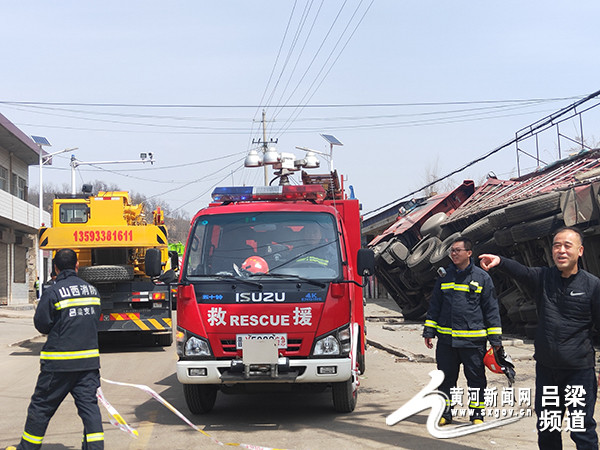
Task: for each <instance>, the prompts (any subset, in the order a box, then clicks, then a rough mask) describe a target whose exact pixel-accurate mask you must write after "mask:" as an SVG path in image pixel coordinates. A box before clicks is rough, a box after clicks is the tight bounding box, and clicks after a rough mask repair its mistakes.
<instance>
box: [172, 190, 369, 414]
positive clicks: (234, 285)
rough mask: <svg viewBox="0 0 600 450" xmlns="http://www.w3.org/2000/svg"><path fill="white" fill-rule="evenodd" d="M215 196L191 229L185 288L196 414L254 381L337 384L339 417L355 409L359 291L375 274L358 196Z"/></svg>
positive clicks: (187, 376)
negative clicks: (362, 232) (365, 242)
mask: <svg viewBox="0 0 600 450" xmlns="http://www.w3.org/2000/svg"><path fill="white" fill-rule="evenodd" d="M212 197H213V200H214V203H211V204H210V206H209V207H207V208H205V209H203V210H201V211H199V212H198V213H197V214H196V216H195V217H194V219H193V221H192V225H191V229H190V234H189V237H188V241H187V245H186V250H185V256H184V260H183V267H182V270H181V276H180V281H179V285H178V291H177V302H178V306H177V312H178V317H177V351H178V356H179V361H178V362H177V378H178V380H179V381H180V382H181V383H182V384H183V391H184V395H185V400H186V402H187V405H188V407H189V409H190V411H191V412H192V413H194V414H199V413H203V412H208V411H210V410H211V409H212V408H213V406H214V404H215V400H216V397H217V393H218V391H222V392H225V393H235V392H244V391H248V390H251V389H256V388H262V387H264V386H257V384H269V385H270V388H273V386H277V384H279V387H281V388H284V389H289V388H290V387H291V388H302V387H303V388H309V390H310V388H316V390H322V389H324V388H327V387H331V389H332V393H333V405H334V408H335V410H336V411H339V412H350V411H352V410H354V407H355V405H356V399H357V389H358V374H359V373H363V372H364V370H365V325H364V315H363V306H364V305H363V295H362V288H361V286H362V284H361V283H362V276H366V275H370V274H372V273H373V253H372V252H371V250H367V249H361V248H360V247H361V241H360V215H359V203H358V200H354V199H352V200H349V199H343V198H341V196H339V197H340V198H331V197H332V196H331V195H329V196H328V195H326V191H325V190H324V189H323V187H322V186H321V185H298V186H290V185H286V186H263V187H223V188H217V189H215V191H214V192H213V194H212ZM251 385H252V386H251ZM301 385H302V386H301Z"/></svg>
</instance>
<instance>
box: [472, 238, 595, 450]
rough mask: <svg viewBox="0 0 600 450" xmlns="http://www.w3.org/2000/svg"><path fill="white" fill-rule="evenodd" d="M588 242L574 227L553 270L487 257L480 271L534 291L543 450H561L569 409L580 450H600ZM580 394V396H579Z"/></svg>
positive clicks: (557, 251)
mask: <svg viewBox="0 0 600 450" xmlns="http://www.w3.org/2000/svg"><path fill="white" fill-rule="evenodd" d="M582 255H583V238H582V235H581V233H580V232H579V231H578V230H577V229H576V228H572V227H565V228H562V229H560V230H559V231H557V232H556V234H555V235H554V239H553V241H552V259H553V261H554V264H555V266H554V267H526V266H524V265H522V264H520V263H518V262H516V261H513V260H512V259H509V258H504V257H499V256H497V255H489V254H484V255H481V256H479V258H480V260H481V267H483V268H484V269H485V270H489V269H491V268H492V267H498V268H499V269H500V270H501V271H503V272H505V273H507V274H509V275H511V276H513V277H514V278H515V279H516V280H517V281H519V282H521V283H523V284H524V285H526V286H529V287H530V288H531V289H534V292H535V301H536V306H537V315H538V326H537V329H536V334H535V341H534V345H535V355H534V357H535V360H536V369H535V370H536V378H535V412H536V414H537V416H538V422H537V428H538V446H539V448H540V449H544V450H546V449H549V450H552V449H561V448H562V439H561V429H564V426H563V423H562V422H563V417H564V414H565V409H566V408H568V409H569V414H570V419H571V420H576V422H573V423H571V427H570V428H571V429H572V430H573V429H574V427H572V425H573V424H576V425H577V424H579V425H580V427H578V428H579V429H578V430H575V431H571V439H572V440H573V441H574V442H575V444H576V445H577V448H578V449H592V448H593V449H597V448H598V436H597V434H596V421H595V420H594V405H595V404H596V390H597V387H598V386H597V380H596V373H595V369H594V366H595V360H596V356H595V352H594V347H593V331H592V329H593V327H594V326H595V327H596V329H597V330H600V280H599V279H598V278H596V277H595V276H594V275H592V274H590V273H588V272H586V271H584V270H581V269H579V266H578V260H579V258H580V257H581V256H582ZM574 390H575V391H574Z"/></svg>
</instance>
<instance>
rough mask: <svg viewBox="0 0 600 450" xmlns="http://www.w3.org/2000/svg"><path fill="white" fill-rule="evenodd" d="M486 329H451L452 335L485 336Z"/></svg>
mask: <svg viewBox="0 0 600 450" xmlns="http://www.w3.org/2000/svg"><path fill="white" fill-rule="evenodd" d="M486 336H487V331H486V330H452V337H486Z"/></svg>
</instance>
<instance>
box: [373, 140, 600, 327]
mask: <svg viewBox="0 0 600 450" xmlns="http://www.w3.org/2000/svg"><path fill="white" fill-rule="evenodd" d="M599 191H600V149H595V150H586V151H581V152H579V153H577V154H574V155H572V156H570V157H568V158H565V159H562V160H559V161H556V162H555V163H553V164H551V165H548V166H546V167H544V168H542V169H539V170H537V171H535V172H532V173H530V174H527V175H524V176H522V177H519V178H513V179H510V180H499V179H496V178H488V179H487V181H486V182H485V183H484V184H483V185H481V186H479V187H478V188H476V187H475V185H474V183H473V182H472V181H469V180H467V181H464V182H463V183H462V184H461V185H460V186H458V187H457V188H456V189H454V190H452V191H451V192H447V193H445V194H438V195H434V196H432V197H429V198H423V199H418V200H415V201H411V202H408V203H406V204H404V206H403V208H401V210H400V214H399V215H398V218H397V220H396V221H395V223H394V224H393V225H392V226H390V227H389V228H388V229H387V230H385V231H384V232H383V233H382V234H380V235H378V236H376V237H375V238H374V239H373V240H372V241H371V242H370V243H369V247H371V248H372V249H373V250H374V252H375V263H376V266H375V274H376V276H377V279H378V281H379V283H380V284H381V285H383V286H384V287H385V288H386V290H387V291H388V292H389V294H390V295H391V296H392V297H393V299H394V300H395V301H396V303H397V304H398V305H399V306H400V308H401V309H402V313H403V315H404V317H405V319H409V320H418V319H421V318H422V317H423V316H424V314H425V313H426V311H427V307H428V304H429V296H430V294H431V291H432V289H433V286H434V283H435V279H436V277H437V269H438V268H440V267H444V266H446V265H448V264H449V263H450V257H449V248H450V245H451V243H452V242H453V241H454V240H455V239H456V238H458V237H459V236H465V237H468V238H469V239H471V240H472V241H473V242H474V244H475V248H474V252H473V257H474V259H476V258H477V256H478V255H480V254H482V253H496V254H499V255H503V256H507V257H510V258H514V259H516V260H518V261H521V262H522V263H524V264H527V265H531V266H544V265H552V264H553V262H552V235H553V233H554V232H555V231H556V230H557V229H558V228H560V227H562V226H565V225H567V226H575V227H577V228H578V229H579V230H581V231H582V233H583V235H584V243H583V244H584V247H585V252H584V255H583V257H582V260H581V266H582V267H583V268H584V269H585V270H587V271H589V272H591V273H593V274H594V275H596V276H600V259H599V257H600V214H599V211H600V207H599V205H600V192H599ZM492 277H493V278H494V283H495V287H496V293H497V296H498V299H499V302H500V310H501V313H502V316H503V317H502V320H503V324H502V325H503V329H504V330H505V332H512V333H518V334H523V335H527V336H528V337H533V336H534V334H535V329H536V327H537V314H536V309H535V303H534V301H533V296H532V293H531V292H528V291H527V289H526V288H525V287H524V286H522V285H520V284H519V283H517V282H516V281H515V280H513V279H511V278H509V277H506V276H504V275H503V274H502V273H500V272H498V271H496V272H492Z"/></svg>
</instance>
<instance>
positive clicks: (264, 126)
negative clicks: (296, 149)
mask: <svg viewBox="0 0 600 450" xmlns="http://www.w3.org/2000/svg"><path fill="white" fill-rule="evenodd" d="M266 117H267V112H266V111H265V110H264V109H263V112H262V120H261V122H262V129H263V138H262V141H261V140H260V139H258V140H257V139H252V143H253V144H262V148H263V156H264V155H265V153H267V150H268V149H269V144H277V139H269V141H267V118H266ZM264 167H265V186H268V185H269V170H268V167H267V165H266V164H265V166H264Z"/></svg>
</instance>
